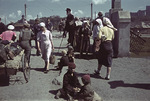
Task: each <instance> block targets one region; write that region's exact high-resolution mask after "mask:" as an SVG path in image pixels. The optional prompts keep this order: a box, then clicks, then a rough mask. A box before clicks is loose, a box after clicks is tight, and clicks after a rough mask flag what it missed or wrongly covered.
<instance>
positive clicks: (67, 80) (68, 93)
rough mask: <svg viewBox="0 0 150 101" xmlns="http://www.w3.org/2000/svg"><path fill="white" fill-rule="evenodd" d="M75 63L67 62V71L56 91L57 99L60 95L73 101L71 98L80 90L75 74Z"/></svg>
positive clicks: (68, 100)
mask: <svg viewBox="0 0 150 101" xmlns="http://www.w3.org/2000/svg"><path fill="white" fill-rule="evenodd" d="M75 68H76V65H75V64H74V63H69V64H68V71H67V73H66V74H65V75H64V77H63V88H62V89H60V90H59V91H58V93H57V94H56V96H55V98H56V99H59V98H60V97H61V96H63V97H64V98H67V101H73V98H74V97H75V95H76V94H77V92H79V91H80V88H81V84H80V83H79V80H78V78H77V75H76V74H75Z"/></svg>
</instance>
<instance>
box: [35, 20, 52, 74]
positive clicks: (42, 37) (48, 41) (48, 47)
mask: <svg viewBox="0 0 150 101" xmlns="http://www.w3.org/2000/svg"><path fill="white" fill-rule="evenodd" d="M40 28H41V31H40V32H39V33H38V34H37V46H38V50H39V51H40V52H41V53H42V58H43V59H44V61H45V67H44V69H45V71H44V73H48V71H49V58H50V55H51V52H52V50H53V49H54V45H53V41H52V33H51V32H50V31H49V30H47V29H46V27H45V23H43V22H41V23H40Z"/></svg>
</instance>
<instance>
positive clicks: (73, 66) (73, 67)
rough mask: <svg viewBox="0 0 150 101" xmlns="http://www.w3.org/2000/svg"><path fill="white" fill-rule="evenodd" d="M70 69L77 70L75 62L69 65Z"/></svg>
mask: <svg viewBox="0 0 150 101" xmlns="http://www.w3.org/2000/svg"><path fill="white" fill-rule="evenodd" d="M68 68H70V69H75V68H76V65H75V64H74V63H73V62H69V63H68Z"/></svg>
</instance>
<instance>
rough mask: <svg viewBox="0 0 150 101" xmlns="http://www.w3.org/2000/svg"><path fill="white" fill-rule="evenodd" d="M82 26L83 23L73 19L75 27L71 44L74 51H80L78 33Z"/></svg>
mask: <svg viewBox="0 0 150 101" xmlns="http://www.w3.org/2000/svg"><path fill="white" fill-rule="evenodd" d="M82 24H83V22H82V21H81V20H80V19H79V18H78V17H75V26H74V30H75V35H74V42H73V47H74V49H75V51H79V50H80V39H79V31H80V28H81V27H82Z"/></svg>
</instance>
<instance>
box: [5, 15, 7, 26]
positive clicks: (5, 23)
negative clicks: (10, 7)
mask: <svg viewBox="0 0 150 101" xmlns="http://www.w3.org/2000/svg"><path fill="white" fill-rule="evenodd" d="M6 19H7V18H6V16H5V25H6Z"/></svg>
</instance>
